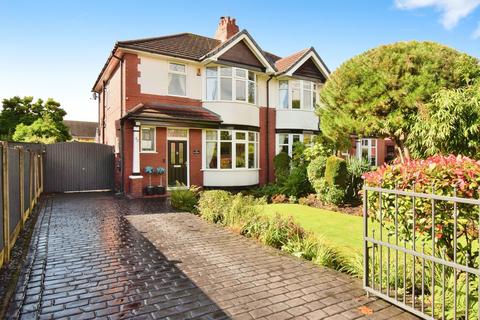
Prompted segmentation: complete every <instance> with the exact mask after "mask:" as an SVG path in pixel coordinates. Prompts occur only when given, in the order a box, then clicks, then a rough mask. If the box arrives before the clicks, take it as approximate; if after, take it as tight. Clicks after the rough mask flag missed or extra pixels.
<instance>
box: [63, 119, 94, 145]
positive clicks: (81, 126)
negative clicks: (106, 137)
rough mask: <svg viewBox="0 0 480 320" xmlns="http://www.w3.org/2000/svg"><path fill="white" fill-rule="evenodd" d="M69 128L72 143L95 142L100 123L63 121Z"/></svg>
mask: <svg viewBox="0 0 480 320" xmlns="http://www.w3.org/2000/svg"><path fill="white" fill-rule="evenodd" d="M63 123H64V124H65V125H66V126H67V127H68V130H69V132H70V135H71V136H72V141H79V142H95V141H96V138H97V128H98V122H91V121H76V120H63Z"/></svg>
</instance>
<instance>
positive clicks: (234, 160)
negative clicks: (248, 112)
mask: <svg viewBox="0 0 480 320" xmlns="http://www.w3.org/2000/svg"><path fill="white" fill-rule="evenodd" d="M207 131H215V132H216V134H217V139H216V141H215V140H207ZM222 131H228V132H229V133H230V135H231V136H232V139H231V140H222V139H221V132H222ZM237 133H244V134H245V139H238V140H237ZM249 133H253V134H254V141H251V140H250V137H249ZM259 137H260V135H259V133H258V132H255V131H246V130H229V129H206V130H204V131H203V150H205V151H204V152H203V154H204V156H203V160H202V163H203V165H202V167H203V169H202V170H204V171H209V170H210V171H216V170H221V171H228V170H237V171H243V170H259V158H260V157H259V154H258V152H259V149H258V146H259ZM207 142H216V143H217V167H216V168H207V158H206V157H207V152H206V150H207V148H206V145H207ZM221 142H224V143H225V142H230V143H231V150H232V154H231V157H232V167H231V168H221V163H220V162H221V152H220V147H221ZM237 144H244V145H245V167H239V168H237ZM249 144H254V150H255V151H254V167H253V168H249V167H248V156H249V154H248V146H249Z"/></svg>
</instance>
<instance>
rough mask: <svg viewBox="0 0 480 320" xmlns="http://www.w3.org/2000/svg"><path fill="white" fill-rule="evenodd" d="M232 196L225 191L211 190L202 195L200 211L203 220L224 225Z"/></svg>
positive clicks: (199, 202)
mask: <svg viewBox="0 0 480 320" xmlns="http://www.w3.org/2000/svg"><path fill="white" fill-rule="evenodd" d="M231 203H232V194H231V193H229V192H227V191H224V190H209V191H205V192H203V193H202V195H201V196H200V200H199V201H198V210H199V212H200V215H201V216H202V218H204V219H205V220H207V221H210V222H214V223H223V219H224V217H225V212H227V211H228V210H230V206H231Z"/></svg>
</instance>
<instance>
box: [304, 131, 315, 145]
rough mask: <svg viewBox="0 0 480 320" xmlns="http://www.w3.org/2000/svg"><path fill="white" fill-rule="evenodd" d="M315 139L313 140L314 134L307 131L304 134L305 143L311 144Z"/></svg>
mask: <svg viewBox="0 0 480 320" xmlns="http://www.w3.org/2000/svg"><path fill="white" fill-rule="evenodd" d="M312 142H313V141H312V135H311V134H309V133H306V134H304V135H303V143H305V144H311V143H312Z"/></svg>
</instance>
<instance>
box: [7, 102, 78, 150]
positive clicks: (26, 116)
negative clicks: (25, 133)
mask: <svg viewBox="0 0 480 320" xmlns="http://www.w3.org/2000/svg"><path fill="white" fill-rule="evenodd" d="M2 105H3V109H2V111H1V112H0V138H1V139H4V140H12V139H13V134H14V132H15V130H16V128H17V126H18V125H19V124H24V125H26V126H29V125H31V124H33V123H34V122H35V121H36V120H38V119H41V118H44V121H45V119H46V117H47V116H48V118H49V119H50V120H51V121H53V122H54V123H55V127H56V128H57V129H58V131H59V132H58V134H57V135H56V137H57V138H58V141H66V140H68V139H70V134H69V131H68V128H67V127H66V126H65V124H64V123H63V117H64V116H65V115H66V114H67V113H66V112H65V110H63V109H62V108H61V107H60V103H58V102H56V101H55V100H53V99H48V100H47V101H43V100H42V99H38V100H37V101H35V102H34V101H33V97H23V98H20V97H18V96H15V97H13V98H10V99H4V100H3V102H2Z"/></svg>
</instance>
